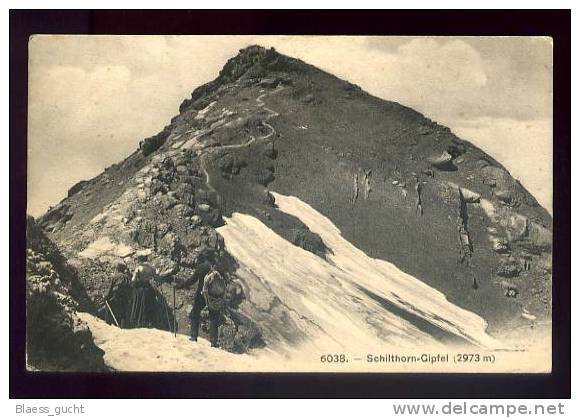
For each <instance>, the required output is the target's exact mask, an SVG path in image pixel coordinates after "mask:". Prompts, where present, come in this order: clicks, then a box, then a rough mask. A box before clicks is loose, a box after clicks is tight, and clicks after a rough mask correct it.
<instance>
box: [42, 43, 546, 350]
mask: <svg viewBox="0 0 580 418" xmlns="http://www.w3.org/2000/svg"><path fill="white" fill-rule="evenodd" d="M276 194H278V195H281V196H293V197H296V198H298V199H300V201H302V202H305V203H307V204H308V205H309V206H310V207H312V208H313V209H314V210H316V211H317V212H318V213H320V214H322V215H323V216H325V217H326V218H328V219H329V220H330V221H332V223H333V224H334V225H335V226H336V228H338V229H339V230H340V234H341V236H342V237H343V238H344V239H345V240H347V241H348V242H350V243H351V244H352V245H354V246H356V247H357V248H358V249H359V250H362V251H363V252H364V253H366V254H367V255H368V256H370V257H373V258H375V259H380V260H386V261H388V262H390V263H392V264H393V265H395V266H397V268H398V269H400V270H402V271H403V272H405V273H407V274H409V275H411V276H414V277H415V278H417V279H418V280H420V281H421V282H423V283H425V284H426V285H428V286H430V287H431V288H434V289H436V290H438V291H440V292H441V293H443V294H444V295H445V296H446V298H447V299H448V300H449V301H450V302H451V303H453V304H455V305H457V306H459V307H461V308H463V309H465V310H468V311H471V312H473V313H475V314H477V315H479V316H481V317H482V318H483V319H485V321H487V324H488V332H489V333H491V334H492V335H495V334H497V335H499V334H501V332H502V331H504V330H505V329H509V328H510V327H516V326H519V325H521V324H526V323H530V321H537V320H542V319H549V318H550V317H551V245H552V244H551V242H552V232H551V229H552V220H551V217H550V215H549V214H548V213H547V211H546V210H545V209H543V208H542V207H540V206H539V205H538V203H537V201H536V200H535V199H534V197H533V196H532V195H530V193H528V192H527V191H526V190H525V189H524V188H523V187H522V185H521V184H520V183H519V182H518V181H517V180H515V179H514V178H513V177H512V176H511V175H510V174H509V172H508V171H507V170H506V169H505V168H504V167H502V166H501V164H499V163H498V162H497V161H495V160H494V159H493V158H491V157H490V156H489V155H487V154H485V153H484V152H482V151H481V150H479V149H478V148H476V147H474V146H473V145H471V144H470V143H469V142H467V141H465V140H462V139H460V138H458V137H456V136H455V135H454V134H453V133H452V132H451V131H450V130H449V129H448V128H446V127H444V126H441V125H439V124H437V123H435V122H433V121H431V120H429V119H427V118H426V117H424V116H423V115H421V114H419V113H417V112H416V111H414V110H412V109H409V108H407V107H405V106H402V105H400V104H398V103H394V102H388V101H385V100H382V99H379V98H376V97H373V96H371V95H369V94H367V93H366V92H364V91H362V90H361V89H360V88H359V87H358V86H356V85H353V84H351V83H349V82H346V81H343V80H340V79H338V78H336V77H335V76H333V75H331V74H328V73H326V72H324V71H322V70H320V69H317V68H315V67H313V66H310V65H308V64H306V63H304V62H302V61H300V60H297V59H294V58H290V57H287V56H284V55H282V54H279V53H278V52H276V51H275V50H274V49H265V48H262V47H260V46H251V47H248V48H245V49H243V50H241V51H240V52H239V54H238V55H237V56H235V57H233V58H231V59H230V60H229V61H228V62H227V63H226V64H225V66H224V67H223V69H222V70H221V72H220V73H219V76H218V77H217V78H216V79H215V80H214V81H212V82H210V83H207V84H205V85H203V86H200V87H198V88H196V89H195V90H194V91H193V93H192V95H191V97H190V98H188V99H186V100H184V101H183V103H182V104H181V106H180V108H179V114H178V115H177V116H175V117H174V118H173V119H172V120H171V122H170V124H169V125H167V126H166V127H165V128H164V129H163V130H162V131H161V132H160V133H159V134H157V135H155V136H153V137H150V138H145V139H144V140H142V141H141V143H140V146H139V149H137V150H135V152H134V153H133V154H131V155H130V156H128V157H127V158H126V159H125V160H123V161H121V162H120V163H118V164H115V165H113V166H111V167H108V168H107V169H106V170H105V171H104V172H103V173H101V174H100V175H98V176H97V177H95V178H93V179H91V180H87V181H83V182H80V183H78V184H77V185H75V186H73V187H72V188H71V189H70V190H69V193H68V197H67V198H65V199H64V200H63V201H62V202H60V203H59V204H58V205H57V206H55V207H53V208H51V209H50V210H49V211H48V212H47V213H46V214H45V215H44V216H42V217H41V218H40V219H39V220H38V225H40V226H41V227H42V228H43V230H44V232H45V233H46V234H47V235H48V237H50V238H51V239H52V240H53V241H54V243H55V244H56V245H57V246H58V248H59V250H60V251H61V252H62V254H63V255H64V257H65V258H66V259H67V260H68V264H70V266H72V267H71V268H73V269H74V270H75V272H77V274H78V277H79V280H80V282H81V283H82V285H83V287H84V289H86V293H87V295H88V298H89V299H91V300H94V299H95V298H98V297H102V296H103V295H104V293H105V292H106V290H107V289H108V287H109V284H110V277H111V275H112V274H113V272H114V266H115V265H116V264H117V263H119V262H122V263H125V264H126V265H127V266H128V267H129V268H130V269H132V268H134V266H135V263H136V261H135V257H136V256H137V255H140V254H141V255H147V256H148V257H149V259H150V260H151V263H152V264H153V265H154V266H155V267H156V268H157V269H158V270H164V271H168V270H170V271H172V272H173V273H174V275H175V277H177V278H179V279H180V280H181V281H182V282H183V283H187V281H188V279H189V278H190V277H191V276H192V275H193V272H194V271H195V268H196V266H197V265H198V264H199V263H200V262H202V261H210V262H211V263H213V264H215V265H218V266H220V269H222V270H223V271H225V272H226V276H227V278H228V280H236V281H239V282H241V284H242V286H243V289H244V300H243V301H242V302H241V303H240V305H239V309H238V310H237V311H232V312H231V313H230V314H228V315H227V316H226V317H225V318H224V320H223V323H222V325H221V326H220V337H219V340H220V346H221V347H222V348H224V349H226V350H228V351H232V352H246V351H248V350H251V349H253V348H260V347H264V346H270V347H276V346H282V345H292V344H297V343H299V342H300V341H303V340H304V339H308V338H309V335H311V331H310V330H311V329H312V330H313V329H315V328H316V327H317V326H318V327H320V325H319V324H316V323H314V324H313V323H312V321H311V320H310V319H309V318H308V317H307V316H306V315H305V314H303V313H302V314H301V313H300V312H303V311H300V312H299V311H298V310H297V309H296V308H295V306H294V305H292V304H291V303H290V302H291V301H289V300H287V299H285V297H284V291H277V290H276V289H274V288H273V287H272V286H271V283H268V278H267V277H265V278H264V277H262V278H259V277H258V276H257V275H256V274H252V271H250V270H251V269H249V267H248V266H247V265H242V264H241V262H240V260H241V257H244V256H245V255H244V254H242V253H240V252H238V251H237V248H236V251H235V252H234V253H235V256H234V255H232V251H231V249H230V248H228V246H227V245H226V243H225V241H224V237H223V234H222V233H220V231H221V230H222V228H224V227H226V226H227V225H228V222H234V221H235V219H236V218H235V217H234V215H235V214H245V215H249V216H252V217H253V218H255V219H256V220H257V221H259V222H261V223H262V224H263V225H265V226H267V228H269V229H270V230H271V231H274V232H275V233H276V234H277V235H278V236H279V237H281V238H283V239H284V240H286V241H287V242H289V243H291V244H292V245H294V246H296V247H298V248H301V249H304V250H306V251H307V252H308V253H311V254H312V255H313V256H315V257H318V258H319V259H321V260H323V261H324V262H327V263H333V262H335V261H333V260H335V259H334V258H333V249H332V248H331V247H330V244H329V242H325V240H324V239H323V238H322V237H321V236H320V234H318V233H316V232H314V231H313V228H312V225H310V226H308V225H307V224H306V222H305V221H304V220H303V219H302V218H301V216H299V214H298V213H295V214H291V213H290V211H288V210H286V211H283V210H280V207H279V205H278V203H277V199H276V197H275V196H276ZM244 227H246V226H244ZM224 231H227V229H225V230H224ZM230 236H231V235H230ZM232 239H233V238H232ZM239 239H240V240H241V241H242V242H243V240H244V238H243V236H242V237H240V238H239ZM240 251H243V246H242V247H241V248H240ZM260 256H261V257H268V254H267V253H264V254H262V255H257V257H260ZM262 261H263V260H262ZM254 273H255V272H254ZM303 274H304V275H305V276H304V277H305V278H306V276H308V275H309V274H311V273H309V272H308V271H304V272H303ZM333 274H334V273H333ZM362 279H363V278H362V277H361V280H362ZM305 282H306V279H305ZM306 289H307V288H306V287H304V289H303V290H301V289H300V284H296V288H292V289H291V291H292V292H296V293H297V294H300V292H306V291H311V292H312V291H315V290H312V289H310V290H306ZM161 291H162V292H163V294H164V295H167V296H169V294H170V292H171V291H172V289H171V287H170V285H168V284H164V285H163V286H162V288H161ZM194 292H195V284H192V285H187V284H186V285H185V286H183V287H181V288H179V289H177V305H178V306H180V307H181V308H180V309H179V310H178V312H177V322H178V324H179V332H183V333H187V331H188V330H187V328H188V320H187V312H188V310H189V309H190V308H191V302H192V298H193V294H194ZM417 292H420V290H418V289H417ZM344 297H345V298H349V297H351V296H349V295H348V294H345V295H344ZM296 303H298V302H296ZM403 305H404V303H403V302H401V306H403ZM377 306H378V307H377V309H382V308H380V306H379V305H377ZM402 309H406V308H405V307H404V306H403V308H402ZM369 315H370V316H372V314H369ZM367 321H371V320H370V319H367ZM433 321H435V320H433ZM371 322H372V321H371ZM373 326H375V325H373ZM376 326H377V327H378V326H379V325H376ZM383 331H384V330H383ZM312 332H314V331H312Z"/></svg>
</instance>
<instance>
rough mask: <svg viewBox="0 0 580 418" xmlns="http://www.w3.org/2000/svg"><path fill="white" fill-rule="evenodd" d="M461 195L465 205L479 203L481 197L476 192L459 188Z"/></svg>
mask: <svg viewBox="0 0 580 418" xmlns="http://www.w3.org/2000/svg"><path fill="white" fill-rule="evenodd" d="M460 191H461V195H462V196H463V201H464V202H465V203H479V201H480V199H481V195H480V194H479V193H477V192H474V191H471V190H469V189H464V188H463V187H462V188H460Z"/></svg>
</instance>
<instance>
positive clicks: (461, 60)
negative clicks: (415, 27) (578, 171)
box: [28, 35, 552, 216]
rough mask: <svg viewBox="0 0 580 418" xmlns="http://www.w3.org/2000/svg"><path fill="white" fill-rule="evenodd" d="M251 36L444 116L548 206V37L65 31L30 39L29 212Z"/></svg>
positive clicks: (112, 157) (150, 126)
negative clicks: (73, 33)
mask: <svg viewBox="0 0 580 418" xmlns="http://www.w3.org/2000/svg"><path fill="white" fill-rule="evenodd" d="M252 44H260V45H263V46H265V47H270V46H273V47H275V48H276V50H278V51H279V52H281V53H283V54H286V55H290V56H293V57H296V58H300V59H302V60H304V61H306V62H308V63H310V64H312V65H315V66H317V67H319V68H321V69H323V70H325V71H328V72H330V73H333V74H335V75H336V76H338V77H340V78H343V79H346V80H348V81H351V82H353V83H356V84H358V85H360V86H361V87H362V88H363V89H364V90H366V91H368V92H369V93H371V94H373V95H375V96H378V97H381V98H383V99H386V100H392V101H396V102H399V103H401V104H403V105H406V106H409V107H412V108H414V109H415V110H417V111H419V112H421V113H423V114H424V115H425V116H427V117H429V118H431V119H432V120H435V121H437V122H439V123H441V124H443V125H446V126H448V127H449V128H451V130H452V131H453V132H454V133H455V134H456V135H458V136H459V137H461V138H463V139H466V140H469V141H470V142H472V143H473V144H475V145H477V146H478V147H480V148H481V149H483V150H484V151H486V152H488V153H489V154H490V155H492V156H493V157H494V158H496V159H497V160H498V161H500V162H501V163H502V164H503V165H504V166H505V167H506V168H507V169H508V170H509V171H510V172H511V174H512V175H513V176H514V177H516V178H517V179H519V180H520V181H521V182H522V184H523V185H524V186H525V187H526V188H527V189H528V190H529V191H530V192H531V193H532V194H533V195H534V196H535V197H536V198H537V199H538V201H539V202H540V204H541V205H542V206H544V207H545V208H546V209H548V210H549V211H550V212H551V210H552V42H551V39H549V38H539V37H509V38H506V37H363V36H358V37H342V36H331V37H323V36H63V35H59V36H48V35H39V36H34V37H32V38H31V40H30V43H29V57H30V58H29V69H28V70H29V97H28V103H29V115H28V212H29V213H30V214H32V215H33V216H38V215H41V214H42V213H44V212H45V211H46V210H47V209H48V208H49V207H50V206H51V205H55V204H57V203H58V202H59V201H60V200H61V199H62V198H64V197H65V196H66V193H67V190H68V189H69V188H70V187H71V186H72V185H73V184H75V183H77V182H78V181H80V180H86V179H89V178H92V177H94V176H95V175H97V174H99V173H100V172H101V171H102V170H103V169H105V168H106V167H108V166H110V165H111V164H114V163H117V162H118V161H120V160H121V159H123V158H125V157H126V156H128V155H129V154H130V153H131V152H133V151H134V150H135V149H136V148H137V147H138V143H139V141H140V140H141V139H143V138H145V137H148V136H151V135H154V134H156V133H157V132H159V131H161V130H162V129H163V127H164V126H165V125H166V124H168V123H169V121H170V119H171V118H172V117H173V116H175V115H176V114H177V113H178V109H179V104H180V103H181V102H182V101H183V99H185V98H187V97H189V96H190V94H191V92H192V91H193V89H194V88H195V87H197V86H199V85H201V84H203V83H206V82H208V81H211V80H213V79H214V78H215V77H217V74H218V72H219V70H220V69H221V68H222V67H223V65H224V64H225V62H226V61H227V60H228V59H229V58H231V57H232V56H234V55H236V54H237V52H238V50H239V49H240V48H243V47H246V46H248V45H252Z"/></svg>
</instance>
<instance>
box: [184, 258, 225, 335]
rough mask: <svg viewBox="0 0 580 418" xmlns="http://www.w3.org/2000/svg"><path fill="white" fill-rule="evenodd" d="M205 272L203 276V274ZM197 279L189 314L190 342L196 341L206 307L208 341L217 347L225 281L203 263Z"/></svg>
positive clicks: (223, 303) (207, 264)
mask: <svg viewBox="0 0 580 418" xmlns="http://www.w3.org/2000/svg"><path fill="white" fill-rule="evenodd" d="M205 272H207V273H206V274H205V275H203V273H205ZM195 275H196V276H198V277H199V279H198V283H197V288H196V290H195V296H194V300H193V307H192V309H191V313H190V320H191V337H190V340H191V341H197V337H198V334H199V325H200V319H201V311H202V309H203V308H204V307H206V306H207V309H208V312H209V341H210V343H211V346H212V347H217V346H218V326H219V321H220V318H221V312H222V310H223V309H224V308H225V293H226V287H227V286H226V281H225V280H224V278H223V276H222V275H221V274H220V273H219V272H218V271H217V270H216V269H215V268H214V267H213V266H210V265H209V263H207V262H206V263H203V264H202V265H201V266H200V268H199V269H198V270H197V271H196V274H195Z"/></svg>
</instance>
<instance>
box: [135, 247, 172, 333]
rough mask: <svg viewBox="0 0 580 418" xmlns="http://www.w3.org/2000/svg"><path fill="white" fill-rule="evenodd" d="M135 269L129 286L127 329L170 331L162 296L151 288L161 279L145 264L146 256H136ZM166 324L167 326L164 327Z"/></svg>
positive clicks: (153, 269) (169, 321)
mask: <svg viewBox="0 0 580 418" xmlns="http://www.w3.org/2000/svg"><path fill="white" fill-rule="evenodd" d="M137 262H138V264H137V267H135V270H134V271H133V277H132V278H131V285H132V286H133V294H132V297H131V300H130V303H129V315H128V321H127V322H128V323H127V327H128V328H141V327H146V328H161V329H170V328H171V326H170V324H171V318H169V313H168V309H167V306H166V305H167V304H166V302H165V300H164V298H163V296H162V295H161V294H160V293H159V292H158V291H157V290H156V289H155V288H154V287H153V284H154V281H157V282H159V281H160V280H161V277H160V276H159V275H158V274H157V271H156V270H155V268H154V267H153V266H151V265H150V264H149V263H147V256H146V255H139V256H137ZM166 324H167V326H166Z"/></svg>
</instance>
